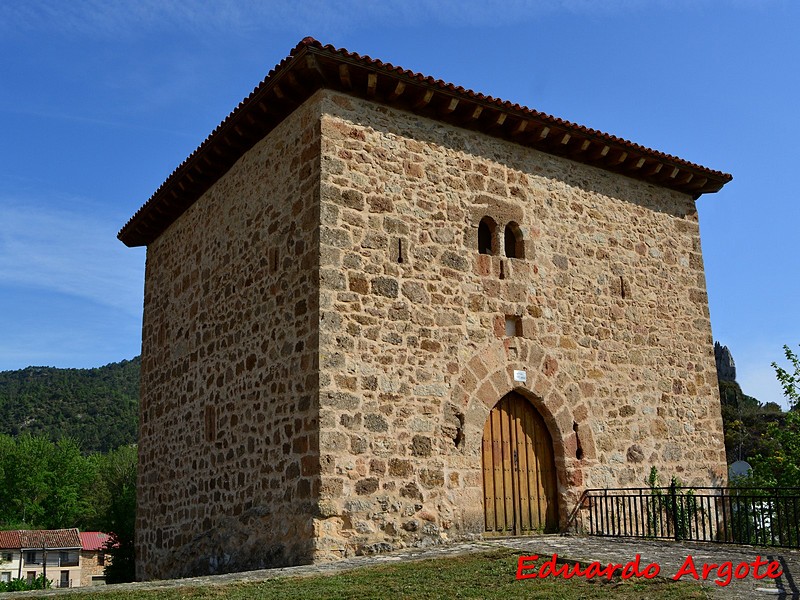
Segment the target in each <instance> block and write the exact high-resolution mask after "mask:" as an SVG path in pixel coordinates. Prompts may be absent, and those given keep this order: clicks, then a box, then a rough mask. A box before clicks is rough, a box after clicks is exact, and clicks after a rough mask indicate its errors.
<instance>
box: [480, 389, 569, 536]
mask: <svg viewBox="0 0 800 600" xmlns="http://www.w3.org/2000/svg"><path fill="white" fill-rule="evenodd" d="M483 498H484V512H485V524H486V526H485V529H486V532H487V533H488V534H489V535H525V534H528V533H536V532H546V533H552V532H555V531H558V504H557V500H556V469H555V462H554V460H553V442H552V439H551V438H550V433H549V432H548V431H547V426H546V425H545V422H544V419H542V416H541V415H540V414H539V412H538V411H537V410H536V409H535V408H534V407H533V405H532V404H531V403H530V402H528V401H527V400H526V399H525V398H523V397H522V396H520V395H519V394H516V393H514V392H511V393H510V394H507V395H506V396H504V397H503V398H502V400H500V402H498V403H497V404H496V405H495V407H494V408H493V409H492V411H491V413H490V414H489V418H488V419H487V421H486V425H485V427H484V428H483Z"/></svg>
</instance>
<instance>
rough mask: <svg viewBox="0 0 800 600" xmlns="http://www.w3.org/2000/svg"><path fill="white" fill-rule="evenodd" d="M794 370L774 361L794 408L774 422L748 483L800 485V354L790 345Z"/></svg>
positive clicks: (777, 375)
mask: <svg viewBox="0 0 800 600" xmlns="http://www.w3.org/2000/svg"><path fill="white" fill-rule="evenodd" d="M783 350H784V353H785V355H786V359H787V360H788V361H789V364H790V365H791V367H790V369H791V372H790V371H787V370H786V369H784V368H782V367H780V366H779V365H778V364H777V363H774V362H773V363H772V367H773V368H774V369H775V375H776V377H777V378H778V381H779V382H780V384H781V386H782V387H783V393H784V396H786V398H787V400H789V405H790V407H791V410H790V411H789V413H788V414H787V415H786V418H785V419H784V420H783V423H781V424H778V423H770V425H769V426H768V427H767V432H766V434H764V436H763V438H762V440H763V442H764V451H763V453H759V454H758V455H757V456H755V457H753V460H752V465H753V477H752V479H751V480H750V481H748V485H753V484H755V485H761V486H768V487H777V488H787V487H800V411H798V410H796V408H797V406H798V401H800V389H798V387H799V386H800V357H798V356H797V355H796V354H795V353H794V352H792V350H791V348H789V346H784V347H783Z"/></svg>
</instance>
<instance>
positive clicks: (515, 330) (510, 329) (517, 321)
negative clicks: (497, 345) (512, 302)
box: [506, 315, 522, 337]
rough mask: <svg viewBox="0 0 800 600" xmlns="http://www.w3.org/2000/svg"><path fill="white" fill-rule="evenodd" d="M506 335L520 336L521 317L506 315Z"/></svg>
mask: <svg viewBox="0 0 800 600" xmlns="http://www.w3.org/2000/svg"><path fill="white" fill-rule="evenodd" d="M506 337H522V317H518V316H517V315H506Z"/></svg>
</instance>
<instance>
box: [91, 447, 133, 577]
mask: <svg viewBox="0 0 800 600" xmlns="http://www.w3.org/2000/svg"><path fill="white" fill-rule="evenodd" d="M137 461H138V457H137V449H136V446H121V447H120V448H117V449H116V450H113V451H112V452H109V453H108V454H107V455H105V456H102V457H100V458H99V473H100V479H99V482H100V485H99V487H98V489H97V491H96V493H97V495H98V500H99V502H100V507H101V511H102V512H101V514H100V516H99V523H100V528H101V529H102V530H103V531H107V532H108V534H109V536H110V539H109V540H108V541H107V542H106V545H105V550H106V552H107V553H108V555H109V556H110V558H111V560H110V561H109V563H108V564H107V565H106V568H105V575H106V583H124V582H127V581H133V580H134V579H135V577H136V564H135V553H134V541H135V538H136V470H137Z"/></svg>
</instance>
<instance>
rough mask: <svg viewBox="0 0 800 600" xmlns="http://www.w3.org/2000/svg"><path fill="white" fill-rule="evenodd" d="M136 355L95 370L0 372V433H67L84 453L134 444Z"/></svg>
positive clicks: (51, 435) (54, 436)
mask: <svg viewBox="0 0 800 600" xmlns="http://www.w3.org/2000/svg"><path fill="white" fill-rule="evenodd" d="M140 366H141V359H140V357H138V356H137V357H136V358H134V359H132V360H123V361H121V362H118V363H111V364H108V365H105V366H103V367H98V368H95V369H55V368H51V367H28V368H27V369H20V370H18V371H0V433H5V434H9V435H14V436H16V435H19V434H22V433H26V432H28V433H31V434H33V435H35V434H44V435H46V436H48V437H49V438H51V439H52V440H57V439H59V438H61V437H71V438H72V439H74V440H75V441H76V442H78V444H79V445H80V448H81V450H83V451H84V452H91V451H103V452H107V451H108V450H111V449H113V448H117V447H118V446H122V445H125V444H134V443H136V432H137V428H138V421H139V367H140Z"/></svg>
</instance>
